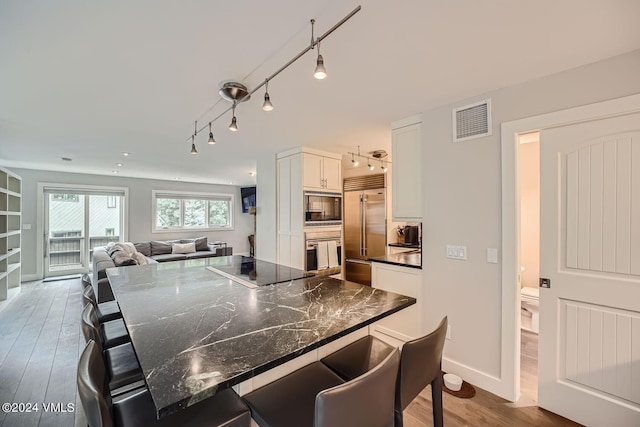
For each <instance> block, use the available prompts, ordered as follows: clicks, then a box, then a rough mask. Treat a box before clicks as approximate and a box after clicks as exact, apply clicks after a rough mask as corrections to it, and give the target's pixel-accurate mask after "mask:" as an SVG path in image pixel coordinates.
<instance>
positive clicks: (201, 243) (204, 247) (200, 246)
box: [195, 236, 209, 251]
mask: <svg viewBox="0 0 640 427" xmlns="http://www.w3.org/2000/svg"><path fill="white" fill-rule="evenodd" d="M195 242H196V251H208V250H209V245H208V244H207V243H208V242H207V236H204V237H198V238H197V239H196V240H195Z"/></svg>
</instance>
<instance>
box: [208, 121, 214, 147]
mask: <svg viewBox="0 0 640 427" xmlns="http://www.w3.org/2000/svg"><path fill="white" fill-rule="evenodd" d="M215 143H216V140H215V138H214V137H213V131H212V130H211V122H209V141H208V142H207V144H209V145H213V144H215Z"/></svg>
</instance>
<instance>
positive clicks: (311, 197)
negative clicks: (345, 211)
mask: <svg viewBox="0 0 640 427" xmlns="http://www.w3.org/2000/svg"><path fill="white" fill-rule="evenodd" d="M303 203H304V225H305V226H329V225H341V224H342V194H340V193H325V192H321V191H305V192H304V200H303Z"/></svg>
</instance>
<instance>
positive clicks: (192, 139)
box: [191, 135, 198, 154]
mask: <svg viewBox="0 0 640 427" xmlns="http://www.w3.org/2000/svg"><path fill="white" fill-rule="evenodd" d="M195 139H196V136H195V135H191V154H198V150H196V142H195Z"/></svg>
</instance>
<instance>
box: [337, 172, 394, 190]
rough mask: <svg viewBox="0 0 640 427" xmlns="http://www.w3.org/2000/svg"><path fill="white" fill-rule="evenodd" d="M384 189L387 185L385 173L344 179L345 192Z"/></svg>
mask: <svg viewBox="0 0 640 427" xmlns="http://www.w3.org/2000/svg"><path fill="white" fill-rule="evenodd" d="M384 187H386V185H385V179H384V174H383V173H380V174H375V175H364V176H355V177H351V178H345V179H344V191H357V190H369V189H373V188H384Z"/></svg>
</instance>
